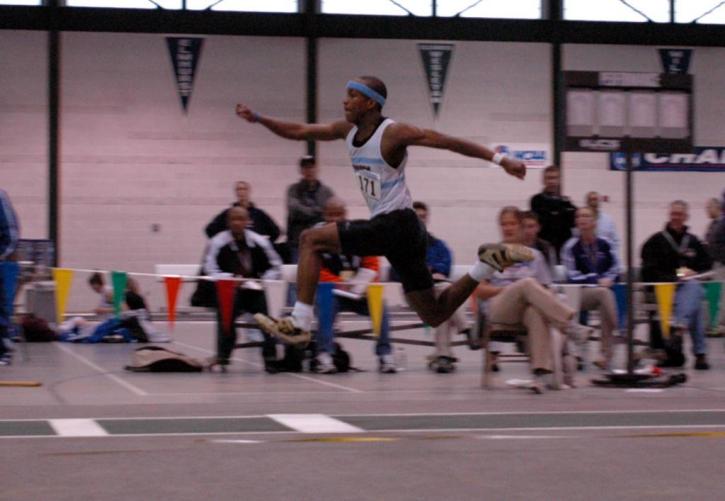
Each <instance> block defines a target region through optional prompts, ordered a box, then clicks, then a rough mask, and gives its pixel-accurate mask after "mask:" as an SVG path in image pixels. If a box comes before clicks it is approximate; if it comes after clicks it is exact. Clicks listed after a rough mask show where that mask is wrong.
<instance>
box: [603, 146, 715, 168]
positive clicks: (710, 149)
mask: <svg viewBox="0 0 725 501" xmlns="http://www.w3.org/2000/svg"><path fill="white" fill-rule="evenodd" d="M626 162H627V157H626V156H625V154H624V153H610V154H609V168H610V169H611V170H626ZM632 168H633V169H634V170H639V171H660V172H725V146H695V147H694V148H693V149H692V153H633V154H632Z"/></svg>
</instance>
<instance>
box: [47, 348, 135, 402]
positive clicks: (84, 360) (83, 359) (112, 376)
mask: <svg viewBox="0 0 725 501" xmlns="http://www.w3.org/2000/svg"><path fill="white" fill-rule="evenodd" d="M53 344H54V345H55V346H56V347H57V348H58V349H59V350H61V351H63V352H65V353H67V354H68V355H70V356H72V357H73V358H75V359H76V360H78V361H80V362H81V363H83V364H85V365H87V366H88V367H90V368H91V369H93V370H95V371H98V372H99V373H100V374H101V375H103V376H106V377H107V378H108V379H110V380H111V381H114V382H116V383H118V384H120V385H121V386H123V387H124V388H126V389H127V390H129V391H130V392H132V393H135V394H136V395H138V396H140V397H147V396H148V393H146V392H145V391H143V390H142V389H141V388H137V387H136V386H134V385H132V384H131V383H128V382H126V381H124V380H123V379H121V378H120V377H118V376H116V375H115V374H109V373H108V371H107V370H106V369H104V368H103V367H101V366H100V365H97V364H95V363H94V362H91V361H90V360H88V359H87V358H86V357H84V356H81V355H79V354H78V353H75V352H74V351H73V350H71V349H70V348H68V347H67V346H64V345H63V344H62V343H53Z"/></svg>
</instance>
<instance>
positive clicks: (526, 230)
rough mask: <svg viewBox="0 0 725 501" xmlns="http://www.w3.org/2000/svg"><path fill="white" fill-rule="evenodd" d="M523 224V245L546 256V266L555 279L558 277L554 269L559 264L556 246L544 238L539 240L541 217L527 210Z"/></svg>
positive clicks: (522, 216)
mask: <svg viewBox="0 0 725 501" xmlns="http://www.w3.org/2000/svg"><path fill="white" fill-rule="evenodd" d="M521 224H522V243H523V244H524V245H526V246H528V247H531V248H532V249H536V250H538V251H539V252H541V254H542V255H543V256H544V259H545V260H546V264H547V265H548V266H549V271H550V272H551V275H552V276H553V277H556V274H555V273H554V267H555V266H556V264H557V262H558V258H557V257H556V250H554V246H553V245H551V244H550V243H549V242H547V241H546V240H544V239H543V238H539V233H540V232H541V224H539V216H538V215H537V214H536V212H534V211H531V210H527V211H524V212H522V213H521Z"/></svg>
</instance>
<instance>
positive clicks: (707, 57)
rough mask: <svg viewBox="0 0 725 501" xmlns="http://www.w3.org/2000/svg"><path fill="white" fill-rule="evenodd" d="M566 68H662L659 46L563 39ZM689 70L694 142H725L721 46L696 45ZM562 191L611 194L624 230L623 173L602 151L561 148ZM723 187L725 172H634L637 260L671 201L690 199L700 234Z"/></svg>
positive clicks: (610, 206) (578, 197) (609, 208)
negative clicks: (710, 202)
mask: <svg viewBox="0 0 725 501" xmlns="http://www.w3.org/2000/svg"><path fill="white" fill-rule="evenodd" d="M563 54H564V69H565V70H578V71H646V72H647V71H648V72H661V71H662V67H661V63H660V59H659V54H658V53H657V47H641V46H625V45H613V46H611V45H610V46H593V45H567V46H565V47H564V51H563ZM692 57H693V60H692V62H691V65H690V72H691V73H692V74H693V75H694V79H695V105H694V107H695V144H696V145H702V146H725V129H723V127H722V116H723V112H724V111H725V95H723V92H722V89H723V88H724V87H725V68H723V67H722V64H721V62H722V60H723V58H724V57H725V49H718V48H702V47H698V48H695V49H694V51H693V56H692ZM562 160H563V167H564V169H565V171H564V176H565V181H564V183H565V187H564V191H565V194H567V195H569V196H571V198H572V199H573V200H574V202H575V203H577V205H580V204H582V203H583V199H584V195H585V194H586V192H588V191H590V190H597V191H599V192H601V193H602V194H605V195H607V196H609V198H610V202H609V203H607V204H605V206H604V210H605V211H606V212H608V213H610V214H611V215H612V216H613V217H614V218H615V221H616V223H617V226H618V228H619V230H620V234H622V235H624V217H625V213H624V205H625V201H624V173H621V172H616V171H611V170H609V164H608V162H609V159H608V155H607V154H603V153H565V154H564V155H563V158H562ZM723 189H725V172H691V173H690V172H640V173H635V175H634V205H633V206H634V214H635V216H634V217H635V221H634V223H635V224H634V235H633V241H634V257H635V262H636V263H637V264H636V265H638V263H639V252H640V247H641V245H642V243H644V241H645V240H646V239H647V238H648V237H649V236H650V235H652V234H653V233H654V232H656V231H659V230H660V229H662V227H663V225H664V223H665V222H666V221H667V209H668V204H669V202H671V201H673V200H676V199H682V200H685V201H687V202H688V203H689V204H690V223H689V224H690V228H691V231H693V232H694V233H695V234H696V235H698V236H700V237H701V236H702V235H703V233H704V231H705V227H706V225H707V218H706V216H705V210H704V206H705V201H706V200H707V199H708V198H710V197H713V196H715V197H718V196H720V194H721V193H722V191H723Z"/></svg>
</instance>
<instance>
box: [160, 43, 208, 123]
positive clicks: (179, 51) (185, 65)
mask: <svg viewBox="0 0 725 501" xmlns="http://www.w3.org/2000/svg"><path fill="white" fill-rule="evenodd" d="M166 43H167V45H168V46H169V54H170V55H171V64H172V65H173V67H174V76H175V77H176V90H177V92H178V93H179V99H181V108H182V109H183V110H184V113H186V112H187V111H188V107H189V100H190V99H191V91H192V90H193V88H194V74H195V73H196V67H197V65H198V64H199V58H200V57H201V46H202V45H203V43H204V39H203V38H194V37H166Z"/></svg>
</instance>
